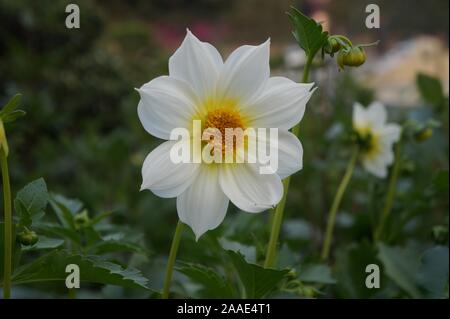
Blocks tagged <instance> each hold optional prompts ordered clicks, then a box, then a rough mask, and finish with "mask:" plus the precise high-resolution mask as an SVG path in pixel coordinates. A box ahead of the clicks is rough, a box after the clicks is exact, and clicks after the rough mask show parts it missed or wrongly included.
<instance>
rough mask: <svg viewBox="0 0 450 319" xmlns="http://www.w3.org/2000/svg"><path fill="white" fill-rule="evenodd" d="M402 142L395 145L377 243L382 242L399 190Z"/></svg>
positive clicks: (377, 233)
mask: <svg viewBox="0 0 450 319" xmlns="http://www.w3.org/2000/svg"><path fill="white" fill-rule="evenodd" d="M401 148H402V146H401V140H400V141H399V142H398V143H397V145H395V163H394V167H393V168H392V173H391V177H390V179H389V186H388V192H387V195H386V201H385V203H384V206H383V210H382V211H381V214H380V221H379V223H378V227H377V229H376V230H375V236H374V237H375V241H380V240H381V237H382V235H383V230H384V226H385V224H386V220H387V219H388V217H389V215H390V213H391V210H392V204H393V203H394V198H395V193H396V188H397V180H398V176H399V173H400V166H401V159H400V156H401Z"/></svg>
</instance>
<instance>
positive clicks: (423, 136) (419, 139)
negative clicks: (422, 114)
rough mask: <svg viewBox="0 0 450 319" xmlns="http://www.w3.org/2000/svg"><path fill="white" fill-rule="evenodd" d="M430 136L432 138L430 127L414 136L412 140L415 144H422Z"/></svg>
mask: <svg viewBox="0 0 450 319" xmlns="http://www.w3.org/2000/svg"><path fill="white" fill-rule="evenodd" d="M431 136H433V129H432V128H430V127H426V128H424V129H422V130H420V131H419V132H417V133H416V134H415V135H414V138H415V139H416V141H417V142H423V141H426V140H428V139H429V138H430V137H431Z"/></svg>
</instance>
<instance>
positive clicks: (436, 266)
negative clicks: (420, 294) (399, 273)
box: [418, 246, 449, 299]
mask: <svg viewBox="0 0 450 319" xmlns="http://www.w3.org/2000/svg"><path fill="white" fill-rule="evenodd" d="M448 255H449V253H448V247H444V246H435V247H432V248H430V249H428V250H427V251H425V253H424V254H423V255H422V258H421V259H422V263H421V265H420V269H419V272H418V281H419V284H420V286H421V287H423V288H424V291H425V295H426V296H427V297H428V298H434V299H436V298H445V293H446V288H447V287H448V267H449V256H448Z"/></svg>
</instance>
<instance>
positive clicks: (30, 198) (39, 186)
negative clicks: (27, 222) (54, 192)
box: [14, 178, 48, 217]
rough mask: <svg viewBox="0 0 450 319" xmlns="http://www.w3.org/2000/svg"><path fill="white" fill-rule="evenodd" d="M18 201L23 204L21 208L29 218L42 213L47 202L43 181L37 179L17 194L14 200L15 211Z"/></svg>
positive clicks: (46, 192)
mask: <svg viewBox="0 0 450 319" xmlns="http://www.w3.org/2000/svg"><path fill="white" fill-rule="evenodd" d="M18 201H20V202H21V203H22V204H23V208H24V209H25V210H26V211H27V212H28V214H29V215H30V217H33V215H36V214H38V213H40V212H42V211H43V210H44V209H45V206H47V202H48V191H47V185H46V184H45V181H44V179H43V178H39V179H37V180H35V181H33V182H31V183H29V184H28V185H26V186H25V187H24V188H22V189H21V190H20V191H19V192H18V193H17V196H16V198H15V200H14V204H15V207H14V208H15V209H17V207H16V203H17V202H18ZM20 209H21V208H19V210H20Z"/></svg>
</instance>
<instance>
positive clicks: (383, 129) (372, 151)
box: [353, 102, 401, 178]
mask: <svg viewBox="0 0 450 319" xmlns="http://www.w3.org/2000/svg"><path fill="white" fill-rule="evenodd" d="M386 120H387V113H386V109H385V107H384V106H383V104H381V103H379V102H373V103H372V104H370V105H369V106H368V107H367V108H364V107H363V106H362V105H361V104H359V103H355V104H354V105H353V129H354V130H355V131H356V132H357V134H358V135H359V138H360V139H361V140H362V141H363V142H364V143H363V144H364V145H363V147H362V148H361V159H362V163H363V166H364V168H365V169H366V170H367V171H369V172H370V173H372V174H374V175H375V176H377V177H380V178H384V177H386V175H387V168H388V167H389V165H391V164H392V162H393V161H394V152H393V145H394V143H395V142H397V141H398V140H399V139H400V134H401V127H400V125H398V124H395V123H386Z"/></svg>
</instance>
